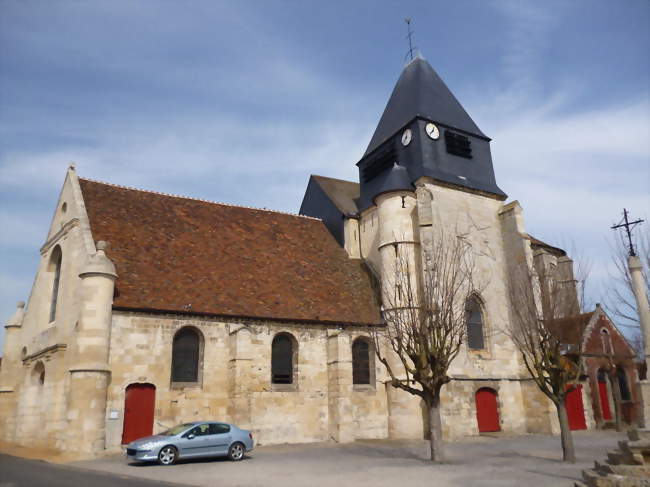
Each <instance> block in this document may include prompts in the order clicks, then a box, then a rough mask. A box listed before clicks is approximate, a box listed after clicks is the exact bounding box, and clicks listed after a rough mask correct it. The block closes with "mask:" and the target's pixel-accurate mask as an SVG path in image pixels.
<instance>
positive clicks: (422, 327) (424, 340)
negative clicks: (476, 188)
mask: <svg viewBox="0 0 650 487" xmlns="http://www.w3.org/2000/svg"><path fill="white" fill-rule="evenodd" d="M427 247H428V248H425V249H424V256H423V259H422V260H423V262H422V263H419V262H417V259H416V257H415V255H414V253H413V252H412V251H411V252H409V251H407V250H403V249H402V250H400V249H398V247H397V246H395V264H394V272H392V273H390V275H388V276H384V282H383V283H382V284H383V286H382V288H383V306H384V319H385V321H386V327H385V328H383V329H381V330H375V331H374V332H373V337H374V341H375V350H376V352H377V356H378V359H379V361H380V362H381V363H383V364H384V366H385V367H386V370H387V371H388V374H389V375H390V378H391V384H392V386H393V387H396V388H398V389H401V390H403V391H406V392H408V393H410V394H413V395H415V396H419V397H420V398H422V400H423V401H424V404H425V405H426V408H427V411H428V415H429V430H430V431H429V432H430V444H431V460H432V461H435V462H439V461H442V460H444V450H443V444H442V422H441V417H440V392H441V389H442V387H443V386H444V385H445V384H447V383H448V382H449V381H450V380H451V379H450V377H449V376H448V375H447V371H448V369H449V366H450V364H451V362H452V361H453V360H454V358H455V357H456V356H457V355H458V352H459V349H460V347H461V344H462V343H463V340H464V337H465V330H466V318H465V302H466V299H467V297H468V295H469V294H470V292H472V291H480V290H478V289H476V283H475V279H474V275H475V255H474V252H473V251H472V248H471V246H470V245H469V244H468V243H466V242H465V241H464V240H463V239H461V238H459V237H456V235H453V236H451V235H450V236H446V235H444V234H442V233H441V234H440V235H438V238H434V239H433V241H432V243H431V245H430V246H429V245H428V246H427ZM420 269H421V270H420ZM384 347H385V348H384Z"/></svg>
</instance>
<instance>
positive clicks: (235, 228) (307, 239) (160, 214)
mask: <svg viewBox="0 0 650 487" xmlns="http://www.w3.org/2000/svg"><path fill="white" fill-rule="evenodd" d="M79 183H80V185H81V190H82V193H83V197H84V201H85V204H86V209H87V212H88V217H89V219H90V226H91V231H92V236H93V239H94V240H95V241H97V240H106V241H108V242H109V243H110V246H109V248H108V250H107V255H108V256H109V257H110V258H111V259H112V260H113V262H114V263H115V266H116V267H117V273H118V276H119V277H118V280H117V283H116V286H117V295H116V297H115V301H114V304H113V306H114V308H117V309H138V310H150V311H168V312H180V313H188V311H189V312H192V313H202V314H203V313H204V314H209V315H222V316H237V317H253V318H268V319H278V320H300V321H318V322H335V323H358V324H376V323H380V322H381V320H380V314H379V306H378V304H377V300H376V295H375V292H374V290H373V286H372V283H371V278H370V277H369V275H368V274H367V273H366V271H365V269H364V267H363V264H362V263H361V262H360V261H357V260H351V259H349V258H348V255H347V253H346V252H345V250H343V249H342V248H341V247H339V245H338V244H337V243H336V241H335V240H334V238H333V237H332V236H331V234H330V233H329V231H328V230H327V228H326V227H325V225H324V224H323V222H322V221H320V220H317V219H313V218H308V217H303V216H296V215H288V214H283V213H278V212H272V211H267V210H256V209H251V208H242V207H237V206H229V205H224V204H218V203H211V202H206V201H201V200H194V199H190V198H183V197H178V196H171V195H164V194H159V193H153V192H147V191H141V190H135V189H131V188H124V187H121V186H114V185H110V184H105V183H99V182H94V181H89V180H85V179H80V180H79ZM190 304H191V308H190V309H189V310H188V309H187V306H188V305H190Z"/></svg>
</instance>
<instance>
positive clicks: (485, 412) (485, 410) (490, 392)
mask: <svg viewBox="0 0 650 487" xmlns="http://www.w3.org/2000/svg"><path fill="white" fill-rule="evenodd" d="M476 420H477V422H478V431H479V433H488V432H491V431H501V426H500V425H499V407H498V405H497V393H496V391H495V390H494V389H490V388H487V387H483V388H481V389H479V390H478V391H476Z"/></svg>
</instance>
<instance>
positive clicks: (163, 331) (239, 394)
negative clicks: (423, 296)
mask: <svg viewBox="0 0 650 487" xmlns="http://www.w3.org/2000/svg"><path fill="white" fill-rule="evenodd" d="M185 326H191V327H194V328H195V329H197V330H199V331H200V332H201V334H202V336H203V340H204V343H203V353H202V357H203V360H202V380H201V383H200V384H197V385H192V386H179V385H178V384H172V383H171V379H170V377H171V356H172V342H173V337H174V334H175V333H176V332H177V331H178V330H179V329H181V328H182V327H185ZM332 328H333V327H325V326H322V325H308V324H305V325H293V324H284V325H283V324H275V323H267V322H261V321H260V322H250V323H241V322H238V323H235V322H225V321H212V320H208V319H194V318H185V319H179V318H178V317H173V316H163V315H159V316H156V315H146V314H139V313H129V312H118V311H116V312H114V314H113V329H112V336H111V353H110V366H111V369H112V380H111V385H110V386H109V391H108V405H107V420H106V428H107V446H108V447H109V448H117V447H118V446H119V445H120V442H121V435H122V425H123V420H124V399H125V389H126V387H127V386H128V385H129V384H133V383H149V384H153V385H154V386H155V387H156V400H155V403H156V406H155V419H154V432H157V431H161V430H163V429H165V428H167V427H169V426H172V425H174V424H176V423H179V422H184V421H193V420H202V419H217V420H224V421H232V422H234V423H235V424H237V425H239V426H240V427H243V428H249V429H251V430H252V431H253V434H254V437H255V440H256V442H257V443H259V444H275V443H299V442H313V441H326V440H329V439H331V438H335V439H337V440H340V439H345V438H349V439H350V440H354V439H355V438H385V437H386V436H387V413H386V395H385V389H384V385H383V383H380V382H378V383H377V384H376V385H375V386H365V387H364V388H357V389H356V390H353V385H352V366H351V360H352V359H351V351H350V346H351V343H352V342H351V340H352V339H353V336H356V335H358V334H359V333H358V332H356V331H350V332H349V333H347V332H345V331H341V332H339V331H338V330H336V331H337V333H333V331H334V330H332ZM242 330H245V331H242ZM280 332H284V333H290V334H291V335H292V336H293V337H294V338H295V339H296V341H297V344H298V352H297V357H298V362H297V367H295V370H296V375H295V382H294V384H291V385H284V384H282V385H281V384H272V383H271V342H272V340H273V338H274V336H275V335H276V334H277V333H280ZM332 340H336V341H337V342H339V341H340V342H342V344H341V345H342V346H340V350H341V351H342V352H343V353H341V355H342V356H341V357H338V358H337V359H336V360H332V357H331V353H330V348H331V347H329V345H331V344H330V343H329V342H330V341H332ZM374 375H375V377H377V376H378V375H380V374H377V373H376V372H375V374H374ZM333 399H336V401H333ZM340 404H343V406H342V409H340V410H338V409H337V408H338V407H339V405H340ZM337 412H338V413H339V415H340V421H337V422H340V423H343V425H344V427H345V429H346V431H344V432H343V438H340V437H337V433H335V432H333V431H331V430H332V426H331V422H330V417H331V416H335V415H336V414H337Z"/></svg>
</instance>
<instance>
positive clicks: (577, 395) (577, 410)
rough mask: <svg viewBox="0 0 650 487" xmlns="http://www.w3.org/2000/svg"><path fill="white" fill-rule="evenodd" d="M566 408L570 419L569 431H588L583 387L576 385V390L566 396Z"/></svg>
mask: <svg viewBox="0 0 650 487" xmlns="http://www.w3.org/2000/svg"><path fill="white" fill-rule="evenodd" d="M569 387H570V386H569ZM564 407H565V408H566V412H567V416H568V418H569V429H571V430H572V431H573V430H586V429H587V423H586V421H585V408H584V405H583V403H582V385H580V384H578V385H576V386H575V389H573V390H572V391H571V392H569V393H568V394H567V395H566V398H565V401H564Z"/></svg>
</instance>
